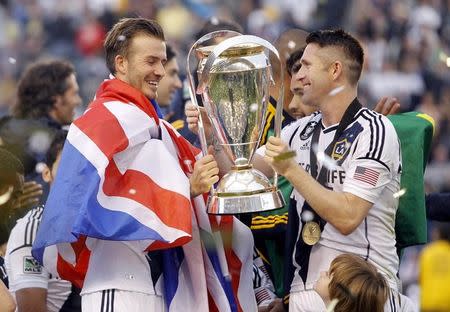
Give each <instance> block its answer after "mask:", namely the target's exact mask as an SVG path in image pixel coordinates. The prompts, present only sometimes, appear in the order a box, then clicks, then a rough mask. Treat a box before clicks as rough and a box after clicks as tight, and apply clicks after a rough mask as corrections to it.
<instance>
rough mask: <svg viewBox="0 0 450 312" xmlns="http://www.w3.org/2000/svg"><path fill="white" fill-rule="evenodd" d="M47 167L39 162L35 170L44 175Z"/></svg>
mask: <svg viewBox="0 0 450 312" xmlns="http://www.w3.org/2000/svg"><path fill="white" fill-rule="evenodd" d="M45 167H46V164H44V163H43V162H38V163H37V164H36V167H35V170H36V172H37V173H42V172H43V171H44V169H45Z"/></svg>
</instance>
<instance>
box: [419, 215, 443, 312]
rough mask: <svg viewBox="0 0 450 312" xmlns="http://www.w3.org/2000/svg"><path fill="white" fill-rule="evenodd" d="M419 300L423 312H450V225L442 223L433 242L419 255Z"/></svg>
mask: <svg viewBox="0 0 450 312" xmlns="http://www.w3.org/2000/svg"><path fill="white" fill-rule="evenodd" d="M419 282H420V286H421V296H420V297H421V300H420V308H421V311H423V312H431V311H432V312H444V311H450V300H449V295H450V225H449V224H448V223H442V224H439V225H438V226H437V232H435V233H434V242H432V243H431V244H429V245H428V246H426V247H425V248H424V250H423V251H422V254H421V255H420V277H419Z"/></svg>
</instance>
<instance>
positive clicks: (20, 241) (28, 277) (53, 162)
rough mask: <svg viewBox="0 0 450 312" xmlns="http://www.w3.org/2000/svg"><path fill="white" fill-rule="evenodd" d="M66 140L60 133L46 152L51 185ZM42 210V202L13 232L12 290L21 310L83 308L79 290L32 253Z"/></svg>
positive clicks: (10, 258) (9, 249)
mask: <svg viewBox="0 0 450 312" xmlns="http://www.w3.org/2000/svg"><path fill="white" fill-rule="evenodd" d="M65 139H66V132H65V131H61V132H59V133H58V134H57V135H56V136H55V138H54V140H53V142H52V143H51V145H50V148H49V150H48V152H47V155H46V166H45V168H44V170H43V171H42V177H43V179H44V181H45V182H47V183H49V184H51V183H52V182H53V180H54V179H55V177H56V172H57V170H58V166H59V160H60V158H61V150H62V148H63V145H64V141H65ZM43 210H44V207H43V206H42V205H41V206H37V207H35V208H33V209H32V210H30V211H29V212H28V214H27V215H26V216H25V217H23V218H22V219H20V220H18V221H17V223H16V225H15V226H14V228H13V229H12V231H11V235H10V237H9V240H8V247H7V250H6V256H5V263H6V269H7V273H8V276H9V287H10V290H11V292H12V293H14V296H15V298H16V301H17V307H18V310H19V311H35V312H41V311H42V312H45V311H55V312H57V311H66V312H71V311H81V298H80V296H79V289H76V288H74V287H73V286H72V285H71V284H70V282H68V281H63V280H61V279H59V278H57V277H54V276H52V275H51V274H50V273H48V272H47V270H46V269H45V268H43V267H42V266H41V265H39V264H38V263H37V261H36V260H35V259H34V258H33V256H32V255H31V246H32V244H33V241H34V238H35V236H36V232H37V228H38V226H39V223H40V221H41V217H42V213H43Z"/></svg>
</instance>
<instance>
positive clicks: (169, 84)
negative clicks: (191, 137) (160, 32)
mask: <svg viewBox="0 0 450 312" xmlns="http://www.w3.org/2000/svg"><path fill="white" fill-rule="evenodd" d="M166 55H167V61H166V64H165V65H164V69H165V70H166V74H165V75H164V77H163V78H162V79H161V80H160V81H159V85H158V96H157V98H156V100H157V101H158V105H159V107H160V108H161V111H162V112H163V115H164V119H165V120H170V119H171V117H172V116H173V115H174V112H172V111H171V107H170V104H171V103H172V100H173V98H174V95H175V93H176V92H177V90H179V89H181V87H182V86H183V85H182V82H181V80H180V76H179V75H180V69H179V67H178V61H177V59H176V53H175V51H174V50H173V48H172V46H170V45H169V44H167V43H166ZM176 126H177V125H174V127H175V129H177V127H176Z"/></svg>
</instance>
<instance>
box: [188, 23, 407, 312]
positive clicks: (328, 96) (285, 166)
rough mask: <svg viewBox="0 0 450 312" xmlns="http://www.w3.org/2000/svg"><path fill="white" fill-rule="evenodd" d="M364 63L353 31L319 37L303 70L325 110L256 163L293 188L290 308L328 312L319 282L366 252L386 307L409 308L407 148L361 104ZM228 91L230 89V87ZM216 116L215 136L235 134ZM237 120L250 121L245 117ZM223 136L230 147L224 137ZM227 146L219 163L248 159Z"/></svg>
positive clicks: (307, 92) (313, 99) (293, 128)
mask: <svg viewBox="0 0 450 312" xmlns="http://www.w3.org/2000/svg"><path fill="white" fill-rule="evenodd" d="M216 52H217V51H216ZM362 65H363V50H362V48H361V46H360V44H359V43H358V41H357V40H356V39H354V38H353V37H352V36H350V35H349V34H347V33H345V32H344V31H342V30H333V31H317V32H313V33H311V34H310V35H309V36H308V37H307V46H306V48H305V51H304V54H303V56H302V58H301V68H300V69H299V70H298V72H297V73H295V75H296V76H297V78H298V79H299V80H300V81H301V83H302V85H303V88H304V94H303V97H302V101H303V102H304V103H305V104H306V105H309V106H314V107H317V108H318V109H319V112H316V113H314V114H312V115H311V116H307V117H304V118H302V119H299V120H298V121H296V122H295V123H293V124H291V125H290V126H288V127H286V128H284V129H283V131H282V133H281V138H279V137H271V138H269V140H268V142H267V143H266V145H265V148H264V147H263V148H261V149H259V150H258V152H257V153H256V155H254V157H253V159H252V165H253V167H254V168H255V169H257V170H259V171H260V172H262V173H264V174H265V175H266V176H268V177H270V176H272V175H273V171H272V169H273V170H274V171H275V172H277V173H279V174H280V175H282V176H284V177H286V178H287V179H288V180H289V181H290V182H291V184H292V185H293V187H294V191H293V195H292V196H291V202H290V211H289V228H290V231H288V237H287V240H288V241H290V243H291V244H290V249H289V254H288V255H287V257H289V258H290V259H292V263H291V268H290V269H291V270H288V272H289V273H288V274H287V277H288V279H287V285H285V286H287V290H289V287H290V291H288V294H287V296H286V297H285V300H284V302H285V303H289V310H290V311H323V310H325V305H324V303H323V301H322V299H321V298H320V296H319V295H318V294H317V293H316V292H315V290H314V283H315V281H316V280H317V279H318V278H319V274H320V272H321V271H327V270H328V267H329V265H330V263H331V261H332V260H333V259H334V258H335V257H337V256H338V255H340V254H342V253H352V254H357V255H359V256H361V257H363V258H364V259H365V260H367V261H370V262H371V263H373V264H374V265H375V266H376V267H377V269H378V271H379V272H380V273H382V275H383V276H384V277H385V278H386V280H387V282H388V285H389V287H390V289H391V291H390V294H389V299H388V301H387V302H386V305H385V311H391V310H392V311H394V310H400V308H401V306H402V305H403V304H404V299H405V298H404V297H403V296H402V295H401V294H400V293H399V289H398V285H399V281H398V279H397V277H396V273H397V271H398V266H399V259H398V257H397V254H396V249H395V231H394V225H395V215H396V210H397V206H398V199H397V198H395V196H394V194H395V193H396V192H397V191H399V188H400V174H401V156H400V146H399V141H398V137H397V134H396V132H395V129H394V128H393V126H392V124H391V122H390V121H389V120H387V119H386V118H385V117H384V116H382V115H380V114H377V113H375V112H373V111H371V110H368V109H365V108H362V106H361V104H360V103H359V101H358V99H357V85H358V80H359V78H360V75H361V70H362ZM201 83H202V80H200V88H199V91H200V92H201V91H204V89H203V90H202V85H201ZM227 87H228V86H226V85H225V86H223V89H224V90H223V92H226V90H227ZM242 87H243V88H246V89H248V88H247V86H246V85H243V86H242ZM207 100H210V101H214V97H210V99H208V98H207ZM251 104H252V103H250V104H249V107H250V106H251ZM233 109H235V107H230V108H229V110H233ZM208 113H209V114H210V117H212V116H211V111H208ZM186 115H187V121H188V123H189V124H190V128H191V129H193V130H194V131H195V129H196V128H197V126H198V119H199V117H200V118H201V115H200V114H199V111H198V110H195V109H192V108H191V109H187V110H186ZM241 118H242V117H241ZM203 119H204V118H203ZM210 119H211V121H212V126H213V128H214V130H215V134H216V135H219V136H220V135H221V134H222V133H223V132H225V134H227V133H228V132H229V130H226V128H225V130H224V129H223V127H219V126H218V121H220V120H223V118H214V117H213V118H210ZM202 121H203V120H202ZM234 122H235V125H238V124H241V123H242V121H241V120H240V119H239V118H236V119H234ZM206 125H207V123H206V122H205V123H204V126H205V129H206V130H208V127H207V126H206ZM231 129H234V128H231ZM206 132H208V131H206ZM221 132H222V133H221ZM219 142H220V143H223V141H222V142H221V140H220V137H219ZM221 147H222V151H220V152H217V153H216V159H217V161H218V163H219V164H220V166H221V167H224V164H225V163H226V160H227V159H228V160H229V159H231V160H233V161H234V163H235V164H236V161H237V160H239V158H238V157H235V158H233V157H230V152H229V150H230V147H228V146H226V145H225V144H222V146H221ZM225 155H227V156H225ZM269 165H270V166H269ZM273 208H276V207H273ZM289 293H290V296H289ZM338 305H339V303H338ZM337 308H338V306H337Z"/></svg>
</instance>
